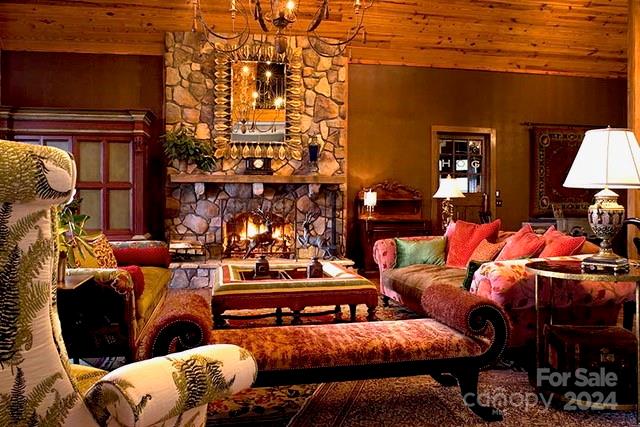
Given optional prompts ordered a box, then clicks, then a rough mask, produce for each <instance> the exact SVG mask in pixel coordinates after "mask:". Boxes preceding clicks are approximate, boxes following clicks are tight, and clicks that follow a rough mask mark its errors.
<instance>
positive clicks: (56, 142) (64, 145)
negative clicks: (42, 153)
mask: <svg viewBox="0 0 640 427" xmlns="http://www.w3.org/2000/svg"><path fill="white" fill-rule="evenodd" d="M44 144H45V145H48V146H49V147H56V148H59V149H61V150H64V151H68V152H69V153H70V152H71V140H69V139H67V138H64V139H55V138H46V139H45V140H44Z"/></svg>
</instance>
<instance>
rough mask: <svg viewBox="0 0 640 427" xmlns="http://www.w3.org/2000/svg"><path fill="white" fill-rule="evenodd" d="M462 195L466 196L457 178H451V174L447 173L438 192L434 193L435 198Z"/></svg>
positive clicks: (457, 197) (458, 196) (449, 197)
mask: <svg viewBox="0 0 640 427" xmlns="http://www.w3.org/2000/svg"><path fill="white" fill-rule="evenodd" d="M462 197H464V194H462V191H460V188H458V185H457V184H456V181H455V179H453V178H451V175H447V177H446V178H445V179H443V180H442V181H440V187H439V188H438V191H436V194H434V195H433V198H434V199H460V198H462Z"/></svg>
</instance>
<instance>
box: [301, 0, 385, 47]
mask: <svg viewBox="0 0 640 427" xmlns="http://www.w3.org/2000/svg"><path fill="white" fill-rule="evenodd" d="M374 1H375V0H371V1H370V2H368V3H367V4H365V5H364V6H362V2H361V1H360V0H355V1H354V9H355V11H356V14H357V15H358V16H359V17H358V22H357V24H356V25H355V26H354V27H352V28H351V29H350V30H349V31H348V32H347V37H346V38H345V39H342V40H337V41H336V40H334V39H330V38H326V37H322V36H320V35H318V34H317V33H316V32H315V29H316V28H317V27H318V26H319V25H320V23H321V22H322V21H323V20H325V19H328V17H329V8H328V0H324V1H323V4H322V6H320V9H318V11H317V12H316V14H315V15H314V18H313V19H312V21H311V24H310V25H309V28H308V29H307V37H308V39H309V46H310V47H311V48H312V49H313V50H314V51H315V52H316V53H317V54H318V55H320V56H323V57H328V58H331V57H334V56H338V55H342V53H343V52H344V51H345V50H346V48H347V45H348V44H349V43H351V42H352V41H353V40H354V39H355V38H356V37H357V36H358V34H360V32H361V31H363V30H364V17H365V12H366V11H367V10H368V9H369V8H371V6H373V3H374ZM363 34H364V43H366V31H364V33H363ZM327 50H331V52H327Z"/></svg>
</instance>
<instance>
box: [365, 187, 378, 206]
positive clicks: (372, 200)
mask: <svg viewBox="0 0 640 427" xmlns="http://www.w3.org/2000/svg"><path fill="white" fill-rule="evenodd" d="M377 202H378V193H376V192H375V191H371V190H367V191H365V192H364V205H365V206H371V207H373V206H375V205H376V203H377Z"/></svg>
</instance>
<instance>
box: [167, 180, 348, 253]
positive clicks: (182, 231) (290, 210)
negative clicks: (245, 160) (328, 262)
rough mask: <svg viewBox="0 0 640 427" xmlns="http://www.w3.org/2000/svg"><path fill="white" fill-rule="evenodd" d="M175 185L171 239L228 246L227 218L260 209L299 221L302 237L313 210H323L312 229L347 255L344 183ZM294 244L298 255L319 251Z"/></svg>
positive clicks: (169, 223) (169, 225)
mask: <svg viewBox="0 0 640 427" xmlns="http://www.w3.org/2000/svg"><path fill="white" fill-rule="evenodd" d="M171 188H172V193H171V195H170V196H169V199H171V200H172V204H174V205H176V206H178V210H177V211H176V212H173V211H172V212H171V214H172V217H170V218H167V220H166V229H167V232H168V235H169V238H171V239H186V240H198V241H200V242H202V243H206V244H210V243H218V244H220V245H222V244H224V243H225V242H223V229H222V228H223V226H224V224H225V222H227V221H230V220H232V219H233V218H234V217H235V216H236V215H238V214H240V213H244V212H250V211H252V210H254V209H257V208H260V209H262V210H263V211H264V212H270V213H272V214H275V215H278V216H280V217H282V218H284V219H285V220H286V221H287V222H288V223H291V224H293V225H294V232H295V234H296V235H297V236H301V235H302V233H303V223H304V220H305V215H306V214H307V212H319V214H320V215H319V216H318V218H317V219H316V220H315V221H314V223H313V229H312V232H313V233H314V235H321V236H324V237H325V238H327V239H329V241H331V242H332V243H333V244H335V245H336V247H337V248H338V249H339V251H340V253H343V254H344V248H345V241H344V194H345V193H344V190H343V189H341V186H339V185H319V184H286V185H285V184H265V185H264V189H263V192H262V193H261V194H255V193H254V191H253V186H252V185H251V184H231V183H228V184H211V183H196V184H182V185H178V186H172V187H171ZM334 239H335V241H334ZM293 244H294V245H295V248H296V251H295V253H296V255H297V256H298V257H301V258H307V257H309V256H310V255H313V252H312V251H309V250H305V249H304V248H301V247H300V245H298V244H297V242H296V241H294V242H293Z"/></svg>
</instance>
